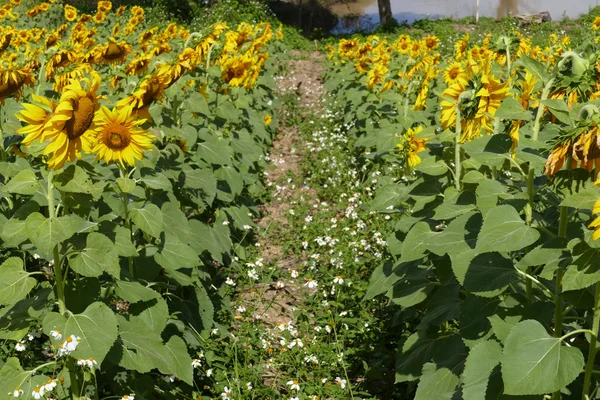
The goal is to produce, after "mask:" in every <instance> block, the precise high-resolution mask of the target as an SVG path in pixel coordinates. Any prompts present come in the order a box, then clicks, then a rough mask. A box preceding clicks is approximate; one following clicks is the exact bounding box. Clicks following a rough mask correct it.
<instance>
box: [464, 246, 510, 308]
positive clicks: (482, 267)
mask: <svg viewBox="0 0 600 400" xmlns="http://www.w3.org/2000/svg"><path fill="white" fill-rule="evenodd" d="M517 280H518V277H517V275H516V273H515V270H514V267H513V262H512V260H509V259H508V258H505V257H503V256H502V255H501V254H500V253H498V252H490V253H483V254H478V255H476V256H475V257H474V258H473V259H472V260H471V263H470V264H469V268H468V269H467V273H466V275H465V281H464V284H463V285H464V287H465V289H467V290H468V291H470V292H473V293H478V294H480V295H482V296H485V297H489V296H490V295H491V296H496V295H497V294H499V293H498V291H500V292H502V291H504V289H506V287H507V286H508V285H510V284H511V283H513V282H515V281H517ZM485 292H492V293H488V294H485Z"/></svg>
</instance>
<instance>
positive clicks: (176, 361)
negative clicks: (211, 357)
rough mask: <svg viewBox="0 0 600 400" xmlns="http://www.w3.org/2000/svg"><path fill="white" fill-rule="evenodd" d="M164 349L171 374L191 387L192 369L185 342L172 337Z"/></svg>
mask: <svg viewBox="0 0 600 400" xmlns="http://www.w3.org/2000/svg"><path fill="white" fill-rule="evenodd" d="M165 349H166V354H167V355H168V356H169V358H170V360H169V365H170V366H171V374H173V375H175V376H176V377H177V378H179V379H181V380H182V381H184V382H186V383H187V384H189V385H193V384H194V382H193V375H194V368H193V367H192V359H191V358H190V355H189V354H188V351H187V347H186V345H185V342H184V341H183V340H182V339H181V338H180V337H178V336H172V337H171V339H169V341H168V342H167V343H166V344H165Z"/></svg>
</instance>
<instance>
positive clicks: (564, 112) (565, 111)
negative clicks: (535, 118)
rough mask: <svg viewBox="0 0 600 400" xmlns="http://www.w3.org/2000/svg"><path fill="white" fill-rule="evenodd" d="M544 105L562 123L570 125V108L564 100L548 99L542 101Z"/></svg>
mask: <svg viewBox="0 0 600 400" xmlns="http://www.w3.org/2000/svg"><path fill="white" fill-rule="evenodd" d="M542 104H543V105H544V106H546V107H547V108H548V110H550V112H551V113H552V115H554V116H555V117H556V118H557V119H558V120H559V121H560V122H562V123H564V124H567V125H570V124H571V119H570V117H569V112H570V110H569V106H567V103H565V101H564V100H560V99H546V100H542Z"/></svg>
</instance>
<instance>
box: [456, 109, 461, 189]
mask: <svg viewBox="0 0 600 400" xmlns="http://www.w3.org/2000/svg"><path fill="white" fill-rule="evenodd" d="M461 136H462V125H461V121H460V107H459V106H458V104H457V105H456V140H455V143H454V186H455V187H456V190H457V191H460V173H461V170H460V169H461V163H460V141H461Z"/></svg>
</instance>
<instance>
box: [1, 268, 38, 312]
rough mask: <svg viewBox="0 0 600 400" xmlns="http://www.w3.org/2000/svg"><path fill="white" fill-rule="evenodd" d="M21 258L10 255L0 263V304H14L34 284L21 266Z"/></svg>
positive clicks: (25, 294)
mask: <svg viewBox="0 0 600 400" xmlns="http://www.w3.org/2000/svg"><path fill="white" fill-rule="evenodd" d="M23 267H24V266H23V260H21V259H20V258H17V257H11V258H9V259H7V260H6V261H4V262H3V263H2V265H0V304H2V305H8V304H14V303H16V302H17V301H19V300H22V299H24V298H25V297H26V296H27V295H28V294H29V292H30V291H31V289H33V287H34V286H35V284H36V280H35V279H34V278H31V277H30V274H28V273H27V272H26V271H25V269H24V268H23Z"/></svg>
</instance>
